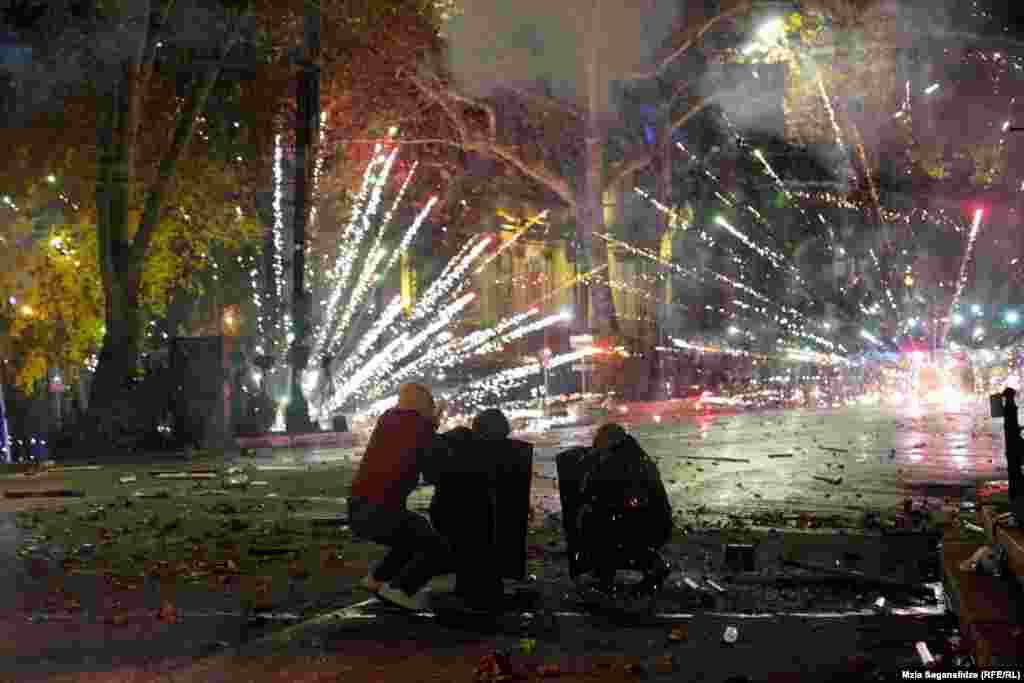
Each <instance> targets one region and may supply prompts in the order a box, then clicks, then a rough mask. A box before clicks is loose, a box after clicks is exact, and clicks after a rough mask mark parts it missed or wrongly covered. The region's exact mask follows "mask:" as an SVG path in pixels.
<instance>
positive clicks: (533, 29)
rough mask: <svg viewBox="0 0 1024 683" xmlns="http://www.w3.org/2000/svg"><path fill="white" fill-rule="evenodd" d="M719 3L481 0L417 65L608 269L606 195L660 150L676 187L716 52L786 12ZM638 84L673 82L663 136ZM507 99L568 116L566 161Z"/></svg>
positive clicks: (458, 129)
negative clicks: (643, 116)
mask: <svg viewBox="0 0 1024 683" xmlns="http://www.w3.org/2000/svg"><path fill="white" fill-rule="evenodd" d="M716 4H717V8H716V9H709V4H708V3H702V2H687V3H680V7H681V9H680V11H679V12H677V13H674V14H673V11H674V9H675V8H674V7H673V3H618V2H606V1H604V0H573V1H572V2H568V3H558V4H552V3H549V2H541V1H540V0H526V1H525V2H518V3H515V4H514V5H508V4H507V3H500V2H491V1H487V0H470V1H469V2H465V3H463V4H462V5H460V11H461V14H460V15H459V16H457V17H456V18H454V19H453V20H452V21H451V23H450V26H449V27H448V29H447V32H448V34H449V41H450V44H449V54H448V60H447V63H445V64H435V65H433V66H432V68H425V69H421V70H420V71H418V72H416V73H408V74H407V75H408V77H409V79H410V80H411V81H412V82H413V83H414V84H415V85H416V86H417V87H418V88H419V89H420V91H421V92H422V93H423V94H424V96H425V97H426V98H427V100H428V101H430V102H433V103H434V105H435V106H437V107H439V108H441V109H442V110H443V111H444V112H445V114H446V115H447V117H448V119H449V121H450V126H451V133H452V136H451V139H450V140H449V141H448V142H449V143H450V144H454V145H456V146H458V147H460V148H461V149H462V150H464V151H466V152H471V153H475V154H479V155H483V156H486V157H490V158H493V159H497V160H500V161H501V162H503V163H505V164H508V165H510V166H511V167H513V168H515V169H516V170H517V171H518V172H520V173H521V174H523V175H524V176H525V177H527V178H529V179H531V180H532V181H534V182H536V183H538V184H539V185H541V186H543V187H545V188H546V189H547V190H548V191H550V192H552V193H553V194H554V195H555V196H556V197H558V198H559V199H560V200H561V201H562V202H563V203H564V204H565V205H566V206H567V207H568V208H570V209H571V210H572V212H573V213H574V215H575V219H576V247H577V250H578V251H577V258H578V261H579V262H580V263H581V264H582V267H581V270H584V269H589V268H591V267H598V266H602V265H604V264H605V263H606V262H607V248H606V245H605V242H604V240H602V239H600V238H599V237H597V236H598V235H599V234H600V233H602V232H603V231H604V230H605V229H606V226H605V215H604V213H605V212H604V206H603V202H602V200H603V198H604V196H605V195H606V193H608V192H610V191H612V190H613V189H614V188H616V187H618V185H619V184H620V183H621V182H622V181H623V180H624V179H627V178H629V177H630V176H631V175H633V174H636V173H639V172H641V171H645V170H649V169H650V168H651V167H652V166H653V165H655V164H656V163H657V162H658V160H659V159H664V160H665V161H664V165H663V166H662V167H663V168H664V169H665V173H663V174H662V175H661V176H660V179H661V183H660V184H662V185H664V186H667V184H668V182H667V180H666V179H667V178H669V173H668V170H667V169H668V165H669V161H668V155H669V154H670V151H671V148H672V140H673V136H674V134H676V133H677V132H678V131H680V130H681V129H683V128H684V127H685V126H687V125H688V124H689V123H691V122H692V121H693V120H694V118H695V117H696V116H697V115H698V114H700V113H701V112H703V111H705V110H707V109H708V108H709V107H711V105H713V104H715V103H716V102H718V101H719V100H720V99H721V98H722V96H723V95H726V94H728V93H727V92H723V91H721V90H716V84H713V83H712V84H709V83H708V82H706V81H705V76H706V75H707V70H706V68H705V67H706V64H707V62H708V60H709V59H712V58H714V55H716V54H718V55H722V54H724V53H725V52H726V50H727V49H728V48H730V47H734V44H733V45H730V44H729V42H728V41H729V38H730V36H732V37H735V36H736V35H738V34H742V33H749V32H750V31H751V30H752V29H753V28H754V27H755V26H756V23H755V22H756V21H758V20H759V19H761V18H764V17H765V16H767V15H769V14H773V13H777V10H775V9H772V8H761V9H759V6H758V3H754V2H749V1H744V0H731V1H727V2H722V3H716ZM812 4H815V3H812ZM867 4H868V3H864V2H859V1H853V0H850V1H849V2H844V1H843V0H835V1H834V2H828V3H823V5H822V9H823V11H827V12H832V11H837V10H838V9H842V10H843V11H844V12H846V13H848V14H850V15H851V16H856V15H857V11H858V9H859V8H860V6H862V5H867ZM832 5H835V6H836V7H834V8H833V7H832ZM666 12H668V14H666ZM638 87H640V88H653V89H654V90H658V89H659V87H660V89H661V90H662V91H663V92H662V96H663V97H662V99H661V101H660V102H659V103H658V105H657V107H656V108H657V111H658V117H657V119H658V120H657V125H656V132H655V135H654V136H653V137H654V139H653V140H648V139H647V138H646V137H645V136H639V139H636V135H635V131H628V125H627V122H624V121H623V120H622V117H621V115H620V114H621V113H620V111H619V106H620V104H621V94H622V93H623V92H624V91H626V90H629V89H632V88H638ZM507 97H516V98H519V99H520V100H521V101H523V102H525V103H527V104H528V105H529V106H530V107H531V108H532V109H533V110H534V111H536V112H538V114H536V116H535V118H537V119H546V120H548V121H552V122H558V127H559V132H560V135H561V145H560V148H559V150H558V151H560V152H564V153H565V155H561V156H560V158H559V159H558V161H557V162H556V161H554V160H552V159H551V158H550V155H549V156H548V158H545V156H544V155H543V154H537V153H533V154H531V152H530V150H529V149H528V147H529V146H528V145H525V144H523V143H522V142H521V141H518V140H516V138H515V135H514V134H513V133H514V122H513V121H509V120H508V119H507V117H505V116H503V113H502V104H501V101H502V98H507ZM624 130H625V131H627V132H633V133H634V135H633V139H631V138H630V136H629V135H626V136H623V135H621V133H622V132H623V131H624ZM666 226H667V219H666ZM662 229H664V227H663V228H662ZM593 289H594V291H593V294H594V297H593V298H594V305H595V311H594V315H593V319H594V321H595V322H596V323H597V324H598V325H599V326H603V327H605V328H606V331H611V332H617V331H618V329H619V325H618V321H617V316H616V312H615V310H614V303H613V299H612V296H611V291H610V289H609V287H608V286H607V285H595V286H594V288H593ZM581 317H582V316H577V319H578V320H579V319H581Z"/></svg>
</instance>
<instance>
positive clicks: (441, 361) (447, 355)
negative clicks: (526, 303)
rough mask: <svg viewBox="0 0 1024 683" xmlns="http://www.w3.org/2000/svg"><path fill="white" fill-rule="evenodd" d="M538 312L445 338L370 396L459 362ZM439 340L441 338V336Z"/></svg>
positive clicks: (383, 382)
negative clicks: (466, 333)
mask: <svg viewBox="0 0 1024 683" xmlns="http://www.w3.org/2000/svg"><path fill="white" fill-rule="evenodd" d="M538 312H539V311H538V310H537V309H536V308H534V309H531V310H529V311H526V312H525V313H519V314H518V315H514V316H512V317H510V318H507V319H505V320H503V321H502V322H500V323H498V324H497V325H495V326H494V327H492V328H489V329H486V330H478V331H476V332H473V333H471V334H469V335H466V336H465V337H457V338H453V339H449V340H447V341H443V342H442V343H441V344H440V345H438V346H434V348H432V349H430V351H428V352H427V353H425V354H424V355H422V356H420V357H419V358H417V359H416V360H414V361H413V362H411V363H409V364H407V365H405V366H403V367H402V368H401V369H399V370H398V371H397V372H395V373H393V374H392V375H390V376H388V377H387V378H386V379H385V380H383V381H381V382H380V383H379V384H378V385H377V387H376V388H375V389H374V390H373V391H372V392H371V393H370V398H371V399H372V398H375V397H376V396H379V395H381V394H384V393H387V392H388V391H390V390H391V389H393V388H394V387H395V386H396V385H398V384H399V383H401V382H403V381H404V380H406V379H407V378H410V377H413V376H414V375H417V374H425V373H426V372H427V371H429V370H431V369H433V370H443V369H446V368H450V367H453V366H455V365H458V364H459V363H461V362H462V361H463V360H464V359H465V358H467V357H468V356H469V355H470V352H471V351H472V350H473V349H475V348H477V347H479V346H481V345H483V344H485V343H487V342H488V341H490V340H491V339H493V338H494V337H496V336H499V335H501V334H503V333H504V332H505V331H506V330H508V329H509V328H510V327H515V326H516V325H519V324H521V323H522V322H524V321H525V320H526V319H527V318H529V317H531V316H534V315H536V314H537V313H538ZM438 341H441V339H440V337H439V339H438Z"/></svg>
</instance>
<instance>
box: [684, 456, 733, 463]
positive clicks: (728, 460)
mask: <svg viewBox="0 0 1024 683" xmlns="http://www.w3.org/2000/svg"><path fill="white" fill-rule="evenodd" d="M680 459H681V460H711V461H714V462H746V463H749V462H750V460H748V459H746V458H726V457H710V456H707V457H702V456H699V455H687V456H683V457H682V458H680Z"/></svg>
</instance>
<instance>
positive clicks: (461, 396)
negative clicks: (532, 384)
mask: <svg viewBox="0 0 1024 683" xmlns="http://www.w3.org/2000/svg"><path fill="white" fill-rule="evenodd" d="M597 353H601V350H600V349H598V348H587V349H580V350H578V351H572V352H570V353H565V354H561V355H558V356H555V357H553V358H552V359H551V360H550V361H549V362H548V370H553V369H555V368H558V367H561V366H563V365H566V364H568V363H574V362H576V361H578V360H582V359H583V358H587V357H588V356H592V355H594V354H597ZM541 371H542V367H541V364H540V363H539V362H538V361H532V362H530V363H527V364H526V365H522V366H520V367H518V368H511V369H508V370H502V371H500V372H497V373H495V374H493V375H490V376H488V377H484V378H482V379H479V380H476V381H475V382H471V383H470V384H467V385H466V386H464V387H462V388H460V389H459V390H458V391H456V392H455V393H453V395H452V396H451V397H450V398H449V400H450V401H451V402H452V403H454V404H459V405H462V406H465V407H466V408H470V409H476V408H480V407H483V405H484V403H483V402H484V401H485V400H487V399H488V398H489V397H492V400H497V399H498V397H500V396H501V395H502V394H504V393H506V392H508V391H509V390H510V389H514V388H516V387H517V386H519V385H522V384H524V383H525V382H526V381H527V380H529V379H531V378H532V377H534V376H538V377H539V376H540V375H541Z"/></svg>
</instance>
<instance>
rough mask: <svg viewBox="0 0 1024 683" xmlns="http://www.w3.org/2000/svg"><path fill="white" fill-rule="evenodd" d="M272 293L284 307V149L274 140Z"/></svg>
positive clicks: (278, 139)
mask: <svg viewBox="0 0 1024 683" xmlns="http://www.w3.org/2000/svg"><path fill="white" fill-rule="evenodd" d="M273 263H274V273H273V277H274V292H275V293H276V295H277V304H278V306H279V307H280V306H283V305H284V147H283V146H282V144H281V136H280V135H278V136H276V137H275V138H274V261H273Z"/></svg>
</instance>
